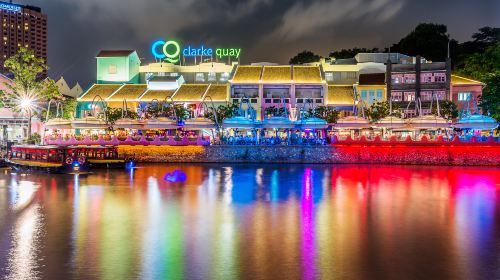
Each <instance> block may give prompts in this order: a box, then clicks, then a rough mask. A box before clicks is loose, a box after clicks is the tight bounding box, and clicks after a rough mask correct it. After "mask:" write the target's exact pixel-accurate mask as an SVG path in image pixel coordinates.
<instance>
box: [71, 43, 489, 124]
mask: <svg viewBox="0 0 500 280" xmlns="http://www.w3.org/2000/svg"><path fill="white" fill-rule="evenodd" d="M165 44H166V43H165V42H163V41H162V42H160V43H159V46H158V47H156V48H157V49H155V51H156V55H157V56H162V55H164V56H165V57H166V55H165V53H163V50H162V48H161V46H165ZM174 46H175V44H174ZM168 47H170V45H169V46H168ZM175 47H176V48H177V46H175ZM192 50H193V48H192V47H191V46H189V47H186V48H184V49H183V48H182V47H180V46H178V48H177V49H173V50H170V49H167V52H166V54H168V55H169V56H170V57H171V59H174V60H176V61H177V63H176V64H174V63H168V62H165V61H162V62H160V61H156V62H153V63H150V64H144V65H141V61H140V60H139V56H138V55H137V53H136V52H135V51H132V50H129V51H101V52H100V53H99V54H98V56H97V81H96V84H94V85H92V86H91V87H90V88H89V89H88V90H87V91H85V92H84V93H83V94H82V95H80V97H79V98H78V100H79V104H78V109H77V112H78V113H77V116H81V115H82V114H83V113H84V112H85V111H88V110H90V108H91V107H90V104H91V102H92V101H95V100H96V99H99V98H102V99H103V101H105V102H106V103H107V104H108V106H110V107H115V108H121V107H123V105H124V101H126V106H127V108H129V109H136V108H139V107H140V106H143V105H144V104H147V103H150V102H152V101H158V102H161V101H167V100H168V101H170V102H175V103H183V104H186V106H190V107H193V108H196V109H198V111H199V109H200V108H201V107H202V105H203V104H202V103H204V102H208V103H211V102H213V104H214V105H215V106H218V105H222V104H227V103H241V102H247V103H248V105H249V106H252V107H253V108H254V109H255V111H256V112H257V118H258V119H264V118H265V117H266V116H265V111H266V109H267V108H270V107H275V108H282V107H283V106H284V103H286V106H287V108H289V109H293V108H296V109H300V108H304V109H306V110H307V109H309V108H313V107H317V106H323V105H324V106H329V107H333V108H335V109H336V110H339V111H341V116H347V115H352V114H354V113H355V112H356V111H359V110H356V109H355V108H356V107H359V106H362V105H363V106H366V107H369V106H370V105H372V104H373V103H375V102H377V101H386V100H388V98H389V96H392V101H393V102H395V103H401V107H404V110H405V114H406V117H411V116H415V115H416V112H415V105H414V103H415V102H413V105H412V104H410V105H411V106H408V108H406V107H407V104H408V103H409V102H410V101H415V100H416V97H420V98H421V101H422V104H423V106H422V108H423V109H422V110H423V113H424V114H427V113H430V112H426V110H430V109H428V108H427V107H425V106H427V104H428V103H430V101H431V99H432V97H433V96H434V97H438V98H439V99H440V100H445V99H448V100H449V99H451V97H450V96H451V95H450V94H451V91H450V82H451V76H450V71H449V64H448V62H446V63H445V62H437V63H429V62H427V61H425V59H423V58H421V59H417V58H415V57H410V56H406V55H403V54H398V53H390V54H387V53H371V54H364V53H360V54H358V55H356V57H354V58H352V59H341V60H324V59H322V60H321V61H320V62H317V63H310V64H307V65H277V64H273V63H253V64H250V65H240V64H238V63H236V62H233V63H230V64H226V63H221V62H214V61H210V62H202V63H198V64H194V65H182V61H183V59H182V58H181V57H182V55H181V54H182V52H184V51H192ZM198 50H199V52H200V53H201V52H205V53H207V48H203V50H202V49H201V48H199V49H198ZM198 50H197V51H196V52H198ZM212 51H217V52H218V49H216V50H212ZM228 52H229V51H228ZM240 52H241V50H240ZM178 53H179V54H178ZM238 54H239V53H238ZM174 55H177V56H174ZM198 60H199V61H204V59H203V58H202V57H200V58H199V59H198ZM384 60H385V63H384V62H382V61H384ZM219 61H220V60H219ZM388 61H390V62H388ZM417 73H418V76H419V77H420V78H419V80H417V79H416V78H415V77H416V76H417ZM388 77H389V78H388ZM412 77H413V78H412ZM458 88H459V87H458ZM464 90H465V89H464ZM480 90H481V89H480V88H478V87H477V86H476V88H475V89H474V91H473V92H474V94H480V93H478V92H479V91H480ZM457 96H458V95H457ZM452 100H455V99H452ZM410 103H411V102H410ZM245 106H247V105H245Z"/></svg>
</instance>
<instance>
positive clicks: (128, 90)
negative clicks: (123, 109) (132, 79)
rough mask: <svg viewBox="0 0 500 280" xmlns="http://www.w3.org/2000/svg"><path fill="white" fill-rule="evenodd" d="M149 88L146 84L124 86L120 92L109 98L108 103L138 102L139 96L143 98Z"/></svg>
mask: <svg viewBox="0 0 500 280" xmlns="http://www.w3.org/2000/svg"><path fill="white" fill-rule="evenodd" d="M146 88H147V86H146V85H145V84H139V85H134V84H130V85H124V86H123V87H121V88H120V89H119V90H118V91H116V92H115V93H114V94H113V95H111V96H109V97H108V98H107V99H106V101H120V102H122V101H123V100H127V101H129V100H130V101H137V100H138V99H139V96H141V95H142V94H143V93H144V91H145V90H146Z"/></svg>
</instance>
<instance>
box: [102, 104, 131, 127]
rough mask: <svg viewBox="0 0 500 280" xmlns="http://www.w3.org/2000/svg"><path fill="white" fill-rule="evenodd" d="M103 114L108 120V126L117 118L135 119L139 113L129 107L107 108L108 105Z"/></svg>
mask: <svg viewBox="0 0 500 280" xmlns="http://www.w3.org/2000/svg"><path fill="white" fill-rule="evenodd" d="M105 114H106V120H107V121H108V125H109V126H113V125H114V124H115V123H116V121H117V120H119V119H121V118H123V117H127V118H130V119H133V120H136V119H138V118H139V115H138V114H137V113H136V112H134V111H131V110H130V109H126V110H125V111H123V109H122V108H109V107H108V108H107V109H106V110H105Z"/></svg>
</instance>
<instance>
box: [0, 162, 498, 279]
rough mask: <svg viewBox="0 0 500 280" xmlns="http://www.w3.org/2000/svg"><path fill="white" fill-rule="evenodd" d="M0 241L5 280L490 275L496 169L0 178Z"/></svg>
mask: <svg viewBox="0 0 500 280" xmlns="http://www.w3.org/2000/svg"><path fill="white" fill-rule="evenodd" d="M176 170H178V171H177V172H175V171H176ZM180 171H182V172H180ZM166 174H169V175H170V176H165V175H166ZM184 175H185V176H184ZM172 181H173V182H172ZM0 231H1V232H0V234H1V235H0V268H1V270H0V275H1V276H2V278H10V279H138V278H142V279H236V278H239V279H494V278H500V170H499V169H495V168H479V167H473V168H469V167H428V166H406V167H403V166H369V165H341V166H339V165H336V166H333V165H243V164H241V165H229V164H222V165H201V164H200V165H192V164H189V165H169V164H164V165H145V166H141V167H139V168H136V169H133V170H131V171H123V170H113V171H99V172H96V173H95V174H92V175H88V176H82V175H47V174H27V175H26V174H11V173H10V172H9V171H1V173H0Z"/></svg>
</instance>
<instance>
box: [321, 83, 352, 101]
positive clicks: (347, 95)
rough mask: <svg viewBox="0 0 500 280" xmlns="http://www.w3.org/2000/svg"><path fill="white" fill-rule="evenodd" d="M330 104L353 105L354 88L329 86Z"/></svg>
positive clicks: (328, 99)
mask: <svg viewBox="0 0 500 280" xmlns="http://www.w3.org/2000/svg"><path fill="white" fill-rule="evenodd" d="M327 97H328V98H327V100H326V104H328V105H353V104H354V90H353V88H352V86H328V96H327Z"/></svg>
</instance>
